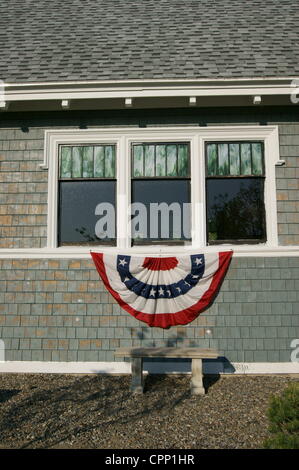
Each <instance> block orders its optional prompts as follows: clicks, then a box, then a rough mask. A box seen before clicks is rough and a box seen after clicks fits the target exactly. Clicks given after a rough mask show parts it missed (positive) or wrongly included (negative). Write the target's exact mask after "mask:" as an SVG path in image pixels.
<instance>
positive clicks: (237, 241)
mask: <svg viewBox="0 0 299 470" xmlns="http://www.w3.org/2000/svg"><path fill="white" fill-rule="evenodd" d="M242 143H246V144H248V143H259V144H261V148H262V173H261V174H256V175H255V174H253V173H251V174H241V160H240V167H239V170H240V173H239V174H230V173H228V174H225V175H224V174H215V175H212V174H208V145H210V144H216V145H217V146H218V145H219V144H228V145H230V144H238V145H241V144H242ZM218 152H219V148H218V150H217V157H218V159H219V156H218ZM228 155H230V153H229V151H228ZM250 159H251V166H252V163H253V160H252V148H251V149H250ZM229 160H230V158H229ZM217 163H219V160H218V162H217ZM205 172H206V177H205V190H206V192H205V194H206V199H207V195H208V180H232V179H234V180H236V179H237V180H242V179H258V178H260V179H262V180H263V189H264V194H263V201H262V202H263V206H264V210H265V217H264V219H263V225H264V227H263V228H264V230H265V238H260V239H252V240H250V239H247V240H244V239H238V238H235V239H233V238H232V239H227V240H214V241H210V242H209V241H208V238H209V236H208V221H207V219H208V207H207V204H206V238H207V246H218V245H224V244H232V245H233V244H234V245H262V244H265V243H266V241H267V227H266V204H265V180H266V169H265V143H264V141H263V140H259V141H254V140H251V141H250V140H248V141H245V140H243V141H242V140H241V141H239V140H234V141H219V140H217V141H208V142H206V143H205Z"/></svg>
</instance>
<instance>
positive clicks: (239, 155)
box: [206, 142, 264, 176]
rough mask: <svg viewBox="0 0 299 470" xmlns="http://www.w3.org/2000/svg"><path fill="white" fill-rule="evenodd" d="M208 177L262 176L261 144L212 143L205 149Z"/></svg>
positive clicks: (262, 156)
mask: <svg viewBox="0 0 299 470" xmlns="http://www.w3.org/2000/svg"><path fill="white" fill-rule="evenodd" d="M206 161H207V170H208V176H225V175H226V176H247V175H248V176H249V175H251V176H257V175H263V174H264V167H263V162H264V155H263V145H262V143H261V142H240V143H239V142H228V143H224V142H219V143H217V142H213V143H208V144H207V147H206Z"/></svg>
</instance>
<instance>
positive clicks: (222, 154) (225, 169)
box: [218, 144, 229, 175]
mask: <svg viewBox="0 0 299 470" xmlns="http://www.w3.org/2000/svg"><path fill="white" fill-rule="evenodd" d="M218 174H219V175H229V158H228V144H219V145H218Z"/></svg>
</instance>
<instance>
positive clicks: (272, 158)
mask: <svg viewBox="0 0 299 470" xmlns="http://www.w3.org/2000/svg"><path fill="white" fill-rule="evenodd" d="M159 140H162V141H165V142H167V141H173V140H175V141H189V142H190V145H191V202H192V221H191V223H192V245H190V246H186V247H181V246H177V247H175V246H168V247H166V246H159V247H157V246H156V245H155V246H147V247H146V248H145V247H144V246H143V247H131V239H130V230H129V223H128V221H129V220H130V214H129V203H130V167H131V164H130V145H131V143H132V142H138V141H159ZM207 140H213V141H217V140H219V141H220V140H221V141H223V140H263V141H264V143H265V167H266V182H265V206H266V227H267V242H266V243H265V244H259V245H246V246H245V245H242V246H241V245H236V246H235V245H219V246H217V249H221V248H223V247H226V248H232V249H233V250H234V251H236V252H242V251H244V248H246V252H248V253H252V252H256V250H257V249H258V250H259V249H260V248H266V249H267V248H272V249H274V248H278V236H277V210H276V183H275V164H276V162H277V161H278V160H279V140H278V126H224V127H219V126H218V127H214V126H213V127H208V128H200V127H166V128H165V127H159V128H147V129H139V128H137V129H136V128H113V129H88V130H77V129H70V130H47V131H45V153H44V162H43V164H42V168H44V169H46V168H48V169H49V174H48V220H47V230H48V233H47V248H48V249H50V250H56V251H57V255H58V256H59V255H60V253H62V252H63V251H62V250H61V248H58V247H57V220H58V217H57V194H58V147H59V145H62V144H76V143H100V142H101V143H105V142H109V143H115V144H116V147H117V152H116V159H117V165H116V166H117V207H118V211H117V247H112V248H107V247H101V246H99V247H96V248H94V247H89V248H88V247H85V251H87V252H88V250H89V249H97V250H98V249H100V250H101V251H105V252H109V251H113V252H115V251H117V250H120V249H126V250H129V251H130V252H131V253H140V254H142V253H144V252H145V251H146V253H155V252H158V253H169V252H171V253H180V252H189V251H190V250H198V249H200V250H206V249H208V248H210V247H207V246H206V240H205V223H203V221H204V220H205V185H204V178H205V165H204V145H205V142H206V141H207ZM197 175H202V177H201V178H200V177H199V176H198V177H197V178H196V176H197ZM82 248H83V247H82ZM214 249H215V248H214ZM78 250H79V251H82V249H81V248H80V247H79V248H78V247H73V248H72V249H71V251H68V253H71V252H73V253H74V254H78V252H79V251H78ZM290 251H292V250H290ZM64 253H66V252H65V251H64Z"/></svg>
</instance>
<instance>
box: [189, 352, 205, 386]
mask: <svg viewBox="0 0 299 470" xmlns="http://www.w3.org/2000/svg"><path fill="white" fill-rule="evenodd" d="M202 379H203V375H202V359H192V376H191V394H192V395H204V394H205V389H204V387H203V381H202Z"/></svg>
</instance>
